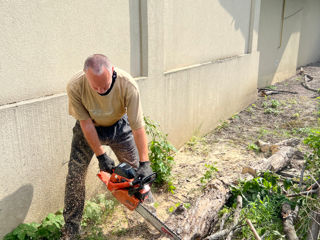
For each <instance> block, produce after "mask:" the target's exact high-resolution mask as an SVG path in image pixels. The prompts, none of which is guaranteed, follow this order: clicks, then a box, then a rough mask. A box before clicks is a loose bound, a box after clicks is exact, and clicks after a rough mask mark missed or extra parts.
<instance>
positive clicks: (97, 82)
mask: <svg viewBox="0 0 320 240" xmlns="http://www.w3.org/2000/svg"><path fill="white" fill-rule="evenodd" d="M85 74H86V78H87V80H88V82H89V85H90V87H91V88H92V89H93V90H94V91H96V92H97V93H99V94H103V93H105V92H106V91H108V89H109V88H110V85H111V83H112V75H111V73H110V72H109V71H108V70H107V69H106V68H105V67H104V68H103V72H102V74H100V75H96V74H94V72H93V71H92V69H91V68H88V70H87V71H86V73H85Z"/></svg>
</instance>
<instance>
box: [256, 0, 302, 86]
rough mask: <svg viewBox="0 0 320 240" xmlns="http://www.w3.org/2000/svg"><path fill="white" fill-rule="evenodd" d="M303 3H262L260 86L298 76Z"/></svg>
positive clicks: (296, 0)
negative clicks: (296, 73) (296, 74)
mask: <svg viewBox="0 0 320 240" xmlns="http://www.w3.org/2000/svg"><path fill="white" fill-rule="evenodd" d="M302 8H303V1H299V0H285V5H284V15H283V16H282V9H283V1H278V0H262V1H261V15H260V27H259V42H258V50H259V51H260V65H259V82H258V86H259V87H263V86H268V85H271V84H273V83H275V82H279V81H282V80H285V79H286V78H288V77H291V76H292V75H294V74H295V72H296V67H297V62H298V49H299V40H300V29H301V19H302V11H301V9H302Z"/></svg>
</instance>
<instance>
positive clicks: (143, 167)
mask: <svg viewBox="0 0 320 240" xmlns="http://www.w3.org/2000/svg"><path fill="white" fill-rule="evenodd" d="M151 174H153V171H152V169H151V166H150V161H147V162H140V166H139V168H138V170H137V176H142V177H148V176H150V175H151Z"/></svg>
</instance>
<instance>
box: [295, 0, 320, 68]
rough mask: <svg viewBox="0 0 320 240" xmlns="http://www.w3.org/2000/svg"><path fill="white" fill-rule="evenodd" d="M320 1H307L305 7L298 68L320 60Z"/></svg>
mask: <svg viewBox="0 0 320 240" xmlns="http://www.w3.org/2000/svg"><path fill="white" fill-rule="evenodd" d="M319 24H320V1H319V0H307V1H305V5H304V6H303V13H302V24H301V35H300V46H299V57H298V66H303V65H307V64H309V63H312V62H316V61H319V60H320V26H319Z"/></svg>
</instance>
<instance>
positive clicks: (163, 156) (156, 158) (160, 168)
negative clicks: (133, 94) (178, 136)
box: [144, 117, 177, 189]
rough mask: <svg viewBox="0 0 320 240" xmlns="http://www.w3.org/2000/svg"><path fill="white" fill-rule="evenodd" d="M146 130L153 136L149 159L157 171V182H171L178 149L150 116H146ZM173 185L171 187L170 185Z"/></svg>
mask: <svg viewBox="0 0 320 240" xmlns="http://www.w3.org/2000/svg"><path fill="white" fill-rule="evenodd" d="M144 120H145V123H146V132H147V134H148V135H149V136H150V137H151V141H150V142H149V150H150V151H149V159H150V161H151V168H152V170H153V171H154V172H155V173H157V178H156V180H155V184H158V185H163V184H165V183H167V184H169V189H170V188H171V189H172V183H171V184H170V182H171V181H170V177H171V170H172V165H173V160H174V158H173V154H174V153H175V152H176V151H177V150H176V149H175V147H174V146H173V145H171V143H169V141H168V140H167V135H166V134H163V133H162V132H161V131H160V130H159V127H160V126H159V125H158V124H157V123H155V122H154V121H152V120H151V119H150V118H148V117H144ZM170 185H171V187H170Z"/></svg>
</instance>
